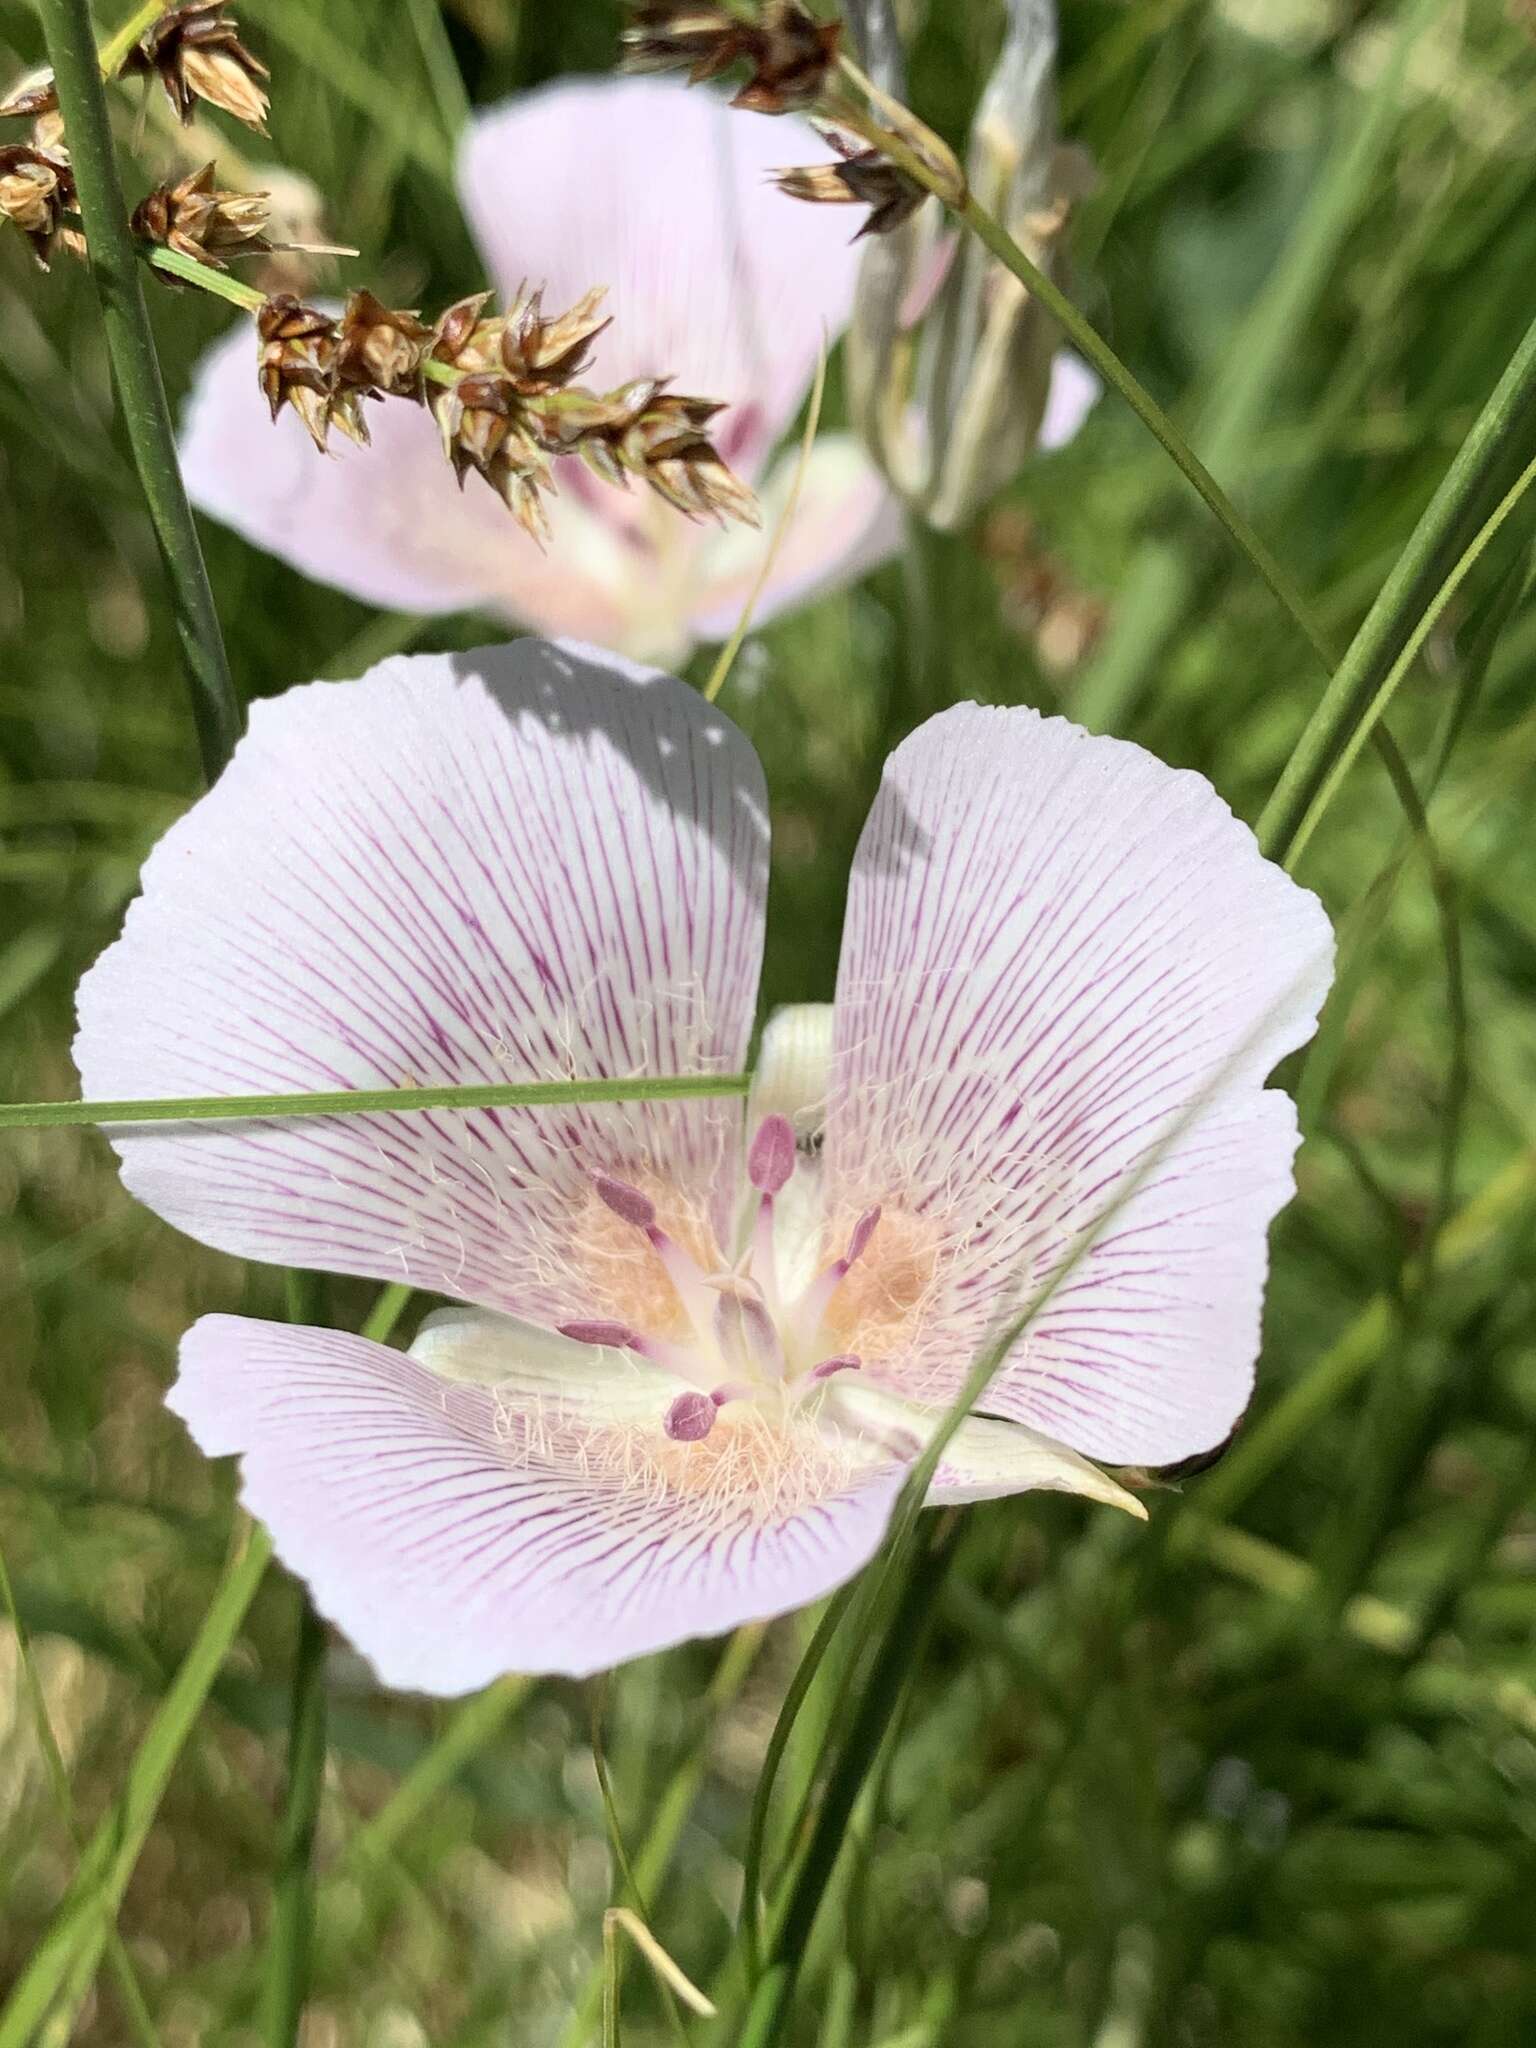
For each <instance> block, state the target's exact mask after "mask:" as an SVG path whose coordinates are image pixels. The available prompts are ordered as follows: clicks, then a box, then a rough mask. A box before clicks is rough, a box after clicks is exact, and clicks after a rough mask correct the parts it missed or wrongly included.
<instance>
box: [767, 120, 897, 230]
mask: <svg viewBox="0 0 1536 2048" xmlns="http://www.w3.org/2000/svg"><path fill="white" fill-rule="evenodd" d="M827 139H828V141H829V142H830V143H831V144H832V146H833V148H834V149H837V150H839V151H840V152H841V154H842V161H841V163H835V164H803V165H798V166H795V167H793V168H791V169H789V170H784V171H778V172H776V173H775V175H774V183H775V184H776V185H777V186H778V188H779V190H780V191H781V192H785V193H787V194H788V195H789V197H790V198H791V199H803V200H806V201H808V202H809V203H810V204H811V205H813V206H867V207H868V208H869V209H870V211H869V218H868V219H867V220H866V221H865V222H864V225H863V226H862V227H861V228H860V229H859V231H858V234H857V235H855V236H854V240H855V241H858V240H859V239H860V238H861V237H862V236H864V235H889V234H892V233H894V231H895V230H896V229H897V228H899V227H901V226H902V225H903V223H904V222H906V221H909V220H910V219H911V218H912V216H913V214H914V213H916V211H917V209H918V208H919V207H920V206H921V205H922V203H923V201H924V199H926V198H927V196H928V195H927V193H926V192H924V190H923V188H922V186H921V185H919V184H918V182H917V180H916V179H915V178H909V177H908V176H907V174H906V172H905V171H903V170H901V169H900V168H899V167H898V166H897V165H896V164H893V163H892V162H891V161H890V160H889V158H887V157H884V156H882V155H881V153H880V151H879V150H878V149H854V148H851V147H850V146H849V145H848V144H847V143H845V142H844V141H843V140H842V138H841V137H840V136H838V135H836V134H831V133H829V134H828V136H827Z"/></svg>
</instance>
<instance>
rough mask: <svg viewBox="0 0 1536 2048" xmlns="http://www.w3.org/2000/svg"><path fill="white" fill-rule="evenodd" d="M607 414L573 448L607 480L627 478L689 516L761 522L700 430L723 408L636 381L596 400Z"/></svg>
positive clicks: (753, 503) (655, 381)
mask: <svg viewBox="0 0 1536 2048" xmlns="http://www.w3.org/2000/svg"><path fill="white" fill-rule="evenodd" d="M602 404H603V406H604V407H605V408H606V410H607V415H608V416H607V418H606V419H605V420H603V421H602V422H600V423H598V422H594V423H593V424H592V425H591V426H589V427H587V428H586V430H585V431H584V432H583V434H582V436H581V439H580V442H579V452H580V454H581V455H582V456H583V457H584V458H585V460H586V462H587V463H588V466H589V467H590V468H591V469H593V470H594V471H595V472H596V474H597V475H598V476H600V477H603V478H604V479H605V480H606V481H607V482H609V483H616V484H623V483H625V482H626V481H627V479H628V478H629V477H631V476H636V477H639V478H640V479H641V481H642V482H644V483H647V484H649V485H650V487H651V489H652V490H653V491H655V492H656V494H657V495H658V496H659V497H661V498H664V499H665V500H666V502H667V503H668V504H669V505H671V506H673V507H675V509H676V510H677V511H679V512H682V513H684V514H686V515H687V517H688V518H689V519H714V520H718V521H719V522H721V523H722V524H723V523H724V522H725V521H726V520H728V519H738V520H740V521H741V522H742V523H743V524H744V525H746V526H756V525H758V524H759V523H760V522H759V515H758V509H757V500H756V498H754V497H753V495H752V493H751V491H749V490H748V489H747V486H746V485H745V484H744V483H743V482H742V481H741V479H740V477H738V476H737V475H736V474H735V472H734V471H733V470H732V469H731V468H730V467H729V465H728V464H727V463H726V461H725V459H724V457H723V456H722V455H721V454H720V453H719V451H718V450H717V449H716V447H715V445H714V443H713V442H712V441H711V440H710V438H709V436H708V435H707V434H706V433H705V432H704V429H705V427H706V426H707V425H708V424H709V422H710V421H711V420H712V419H713V418H714V417H715V415H716V413H718V412H720V411H721V410H722V407H721V406H720V405H719V404H717V403H716V402H715V401H714V400H713V399H709V398H687V397H684V396H683V395H682V394H681V393H679V392H671V391H668V390H667V389H666V386H665V380H660V379H656V378H642V379H640V380H639V381H638V382H637V383H634V384H628V385H625V386H623V387H622V388H621V389H620V390H618V391H615V392H611V393H610V394H609V396H608V397H607V398H606V399H604V400H603V401H602Z"/></svg>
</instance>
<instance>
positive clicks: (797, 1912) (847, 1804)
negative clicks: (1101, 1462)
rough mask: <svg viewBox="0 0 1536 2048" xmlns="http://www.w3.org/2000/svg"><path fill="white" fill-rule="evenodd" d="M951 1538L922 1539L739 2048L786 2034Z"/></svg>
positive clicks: (938, 1532)
mask: <svg viewBox="0 0 1536 2048" xmlns="http://www.w3.org/2000/svg"><path fill="white" fill-rule="evenodd" d="M954 1540H955V1529H954V1525H953V1520H952V1518H951V1519H950V1520H949V1521H948V1522H947V1523H945V1522H941V1523H940V1524H939V1526H938V1527H937V1528H936V1529H935V1530H934V1531H932V1532H931V1533H929V1532H925V1533H924V1535H923V1536H921V1537H920V1538H919V1543H920V1546H921V1547H920V1548H919V1550H918V1552H917V1555H916V1558H915V1560H914V1563H913V1567H912V1569H911V1571H910V1572H909V1573H908V1575H907V1579H906V1584H905V1586H904V1587H903V1589H902V1596H901V1599H900V1601H899V1602H898V1604H897V1606H896V1609H895V1612H894V1613H893V1615H892V1617H891V1622H890V1626H889V1627H888V1628H887V1629H886V1631H885V1634H884V1636H883V1637H882V1639H881V1643H880V1648H879V1651H878V1653H877V1655H876V1657H875V1661H874V1664H873V1666H872V1667H871V1669H870V1674H869V1678H868V1680H867V1682H866V1683H865V1686H864V1689H863V1691H862V1692H861V1694H860V1696H859V1700H858V1704H857V1706H856V1707H855V1709H854V1711H853V1715H852V1718H851V1720H850V1722H849V1725H848V1733H847V1737H846V1739H845V1740H844V1742H843V1744H842V1746H841V1748H840V1749H839V1752H838V1756H837V1761H836V1763H835V1764H834V1765H833V1768H832V1775H831V1777H830V1778H829V1779H828V1781H827V1789H826V1792H825V1794H824V1795H823V1798H822V1802H821V1806H820V1809H819V1811H818V1813H817V1816H816V1825H815V1828H814V1829H813V1831H812V1834H811V1839H810V1843H809V1845H808V1846H807V1849H806V1852H805V1855H804V1857H803V1859H802V1861H801V1863H800V1867H799V1869H798V1870H797V1871H796V1873H795V1880H794V1883H793V1886H792V1887H791V1890H790V1895H789V1900H788V1903H787V1905H786V1907H785V1910H784V1914H783V1917H782V1919H781V1920H780V1922H779V1924H778V1926H777V1928H776V1929H775V1931H774V1940H773V1951H772V1954H771V1956H770V1958H769V1962H768V1968H767V1969H766V1971H765V1972H764V1974H763V1975H762V1977H761V1978H759V1980H758V1984H757V1989H756V1992H755V1994H754V1996H753V1999H752V2004H751V2006H750V2007H749V2009H748V2012H747V2019H746V2025H745V2026H744V2028H743V2029H742V2032H741V2034H740V2036H739V2037H738V2044H737V2048H771V2044H772V2043H774V2042H776V2041H777V2040H778V2039H779V2038H780V2036H781V2034H782V2032H783V2029H784V2024H785V2022H786V2020H787V2018H788V2016H789V2008H790V2003H791V2001H792V1999H793V1997H794V1991H795V1981H796V1978H797V1976H798V1974H799V1970H800V1965H801V1963H802V1961H803V1960H804V1957H805V1951H806V1947H807V1944H808V1943H809V1940H810V1935H811V1930H812V1928H813V1927H814V1925H815V1922H816V1915H817V1913H818V1911H819V1909H820V1906H821V1901H822V1898H823V1896H824V1895H825V1892H826V1889H827V1885H828V1883H829V1882H830V1880H831V1877H832V1872H833V1869H834V1867H835V1866H836V1863H837V1858H838V1852H839V1850H840V1849H841V1848H842V1845H843V1840H844V1838H845V1836H846V1834H847V1830H848V1821H849V1817H850V1816H851V1814H852V1812H853V1808H854V1802H855V1801H856V1800H857V1798H858V1796H859V1793H860V1790H861V1788H862V1787H863V1784H864V1781H865V1779H866V1777H867V1776H868V1774H869V1772H870V1770H871V1768H872V1767H873V1766H874V1764H875V1762H876V1760H877V1759H878V1757H879V1755H880V1751H881V1746H882V1743H883V1740H884V1736H885V1732H886V1729H887V1727H888V1726H889V1724H890V1721H891V1717H892V1716H893V1714H894V1713H895V1712H896V1708H897V1706H898V1704H899V1702H900V1700H901V1697H902V1694H903V1692H904V1690H905V1687H906V1683H907V1680H908V1679H909V1677H910V1676H911V1673H912V1665H913V1657H912V1644H913V1641H914V1639H915V1638H916V1637H917V1636H919V1635H920V1634H921V1632H922V1630H923V1626H924V1624H925V1622H926V1619H927V1616H928V1612H929V1609H930V1608H931V1606H932V1604H933V1602H934V1599H935V1598H936V1596H937V1594H938V1591H939V1588H940V1586H941V1585H942V1584H943V1580H944V1573H945V1571H946V1569H947V1568H948V1564H949V1560H950V1556H951V1554H952V1552H953V1548H954Z"/></svg>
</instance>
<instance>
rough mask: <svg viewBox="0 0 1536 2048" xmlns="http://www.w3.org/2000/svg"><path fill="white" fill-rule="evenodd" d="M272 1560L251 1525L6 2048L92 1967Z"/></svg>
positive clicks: (17, 2013)
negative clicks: (219, 1673)
mask: <svg viewBox="0 0 1536 2048" xmlns="http://www.w3.org/2000/svg"><path fill="white" fill-rule="evenodd" d="M271 1556H272V1545H271V1541H270V1539H269V1538H268V1536H267V1534H266V1531H265V1530H264V1529H260V1528H255V1527H252V1528H250V1529H249V1530H248V1531H247V1532H246V1535H245V1539H244V1541H243V1543H242V1544H241V1545H240V1547H239V1548H238V1549H237V1551H236V1552H235V1555H234V1556H233V1558H232V1559H231V1561H230V1564H229V1567H228V1569H227V1570H226V1572H225V1574H224V1578H223V1580H222V1582H221V1584H220V1586H219V1588H218V1590H217V1592H216V1593H215V1594H214V1597H213V1600H212V1602H211V1604H210V1605H209V1608H208V1611H207V1613H206V1614H205V1615H204V1617H203V1621H202V1626H201V1627H200V1628H199V1630H198V1632H197V1636H196V1638H195V1639H194V1641H193V1644H192V1647H191V1649H190V1650H189V1651H188V1652H187V1655H186V1657H185V1658H184V1660H183V1662H182V1665H181V1668H180V1670H179V1671H178V1672H177V1674H176V1676H175V1679H174V1680H173V1681H172V1683H171V1686H170V1689H169V1690H168V1692H167V1693H166V1695H165V1698H164V1699H163V1700H162V1701H161V1703H160V1706H159V1708H158V1709H157V1711H156V1713H155V1716H154V1718H153V1720H152V1721H151V1722H150V1725H149V1730H148V1732H147V1734H146V1735H145V1738H144V1740H143V1741H142V1742H141V1743H140V1744H139V1747H138V1750H137V1751H136V1753H135V1755H134V1759H133V1762H132V1764H131V1765H130V1766H129V1770H128V1777H127V1782H126V1783H125V1785H124V1787H123V1791H122V1795H121V1797H120V1798H119V1799H118V1801H117V1803H116V1805H115V1806H114V1807H113V1808H112V1810H111V1811H110V1812H109V1813H108V1814H107V1815H106V1817H105V1818H104V1819H103V1821H102V1822H101V1825H100V1826H99V1827H98V1828H97V1829H96V1832H95V1833H94V1834H93V1835H92V1837H91V1839H90V1841H89V1842H88V1843H87V1845H86V1848H85V1851H84V1854H83V1855H82V1856H81V1859H80V1866H79V1869H78V1870H77V1871H76V1873H75V1877H74V1880H73V1882H72V1883H71V1885H70V1887H69V1890H68V1891H67V1892H66V1893H65V1895H64V1899H63V1902H62V1904H61V1905H60V1906H59V1909H58V1911H57V1912H56V1913H55V1914H54V1916H53V1919H52V1921H51V1922H50V1924H49V1927H48V1931H47V1932H46V1934H44V1936H43V1938H42V1940H41V1941H40V1942H39V1943H38V1945H37V1947H36V1948H35V1949H34V1950H33V1952H32V1956H31V1959H30V1961H29V1962H28V1964H27V1966H26V1968H25V1969H24V1970H23V1971H22V1973H21V1976H20V1977H19V1978H18V1979H17V1981H16V1984H15V1986H14V1987H13V1989H12V1991H11V1995H10V1997H9V1998H8V1999H7V2000H6V2003H5V2006H4V2009H3V2010H0V2048H30V2044H31V2043H33V2042H34V2041H35V2039H36V2036H37V2031H38V2028H39V2027H40V2026H41V2025H42V2023H43V2021H44V2019H45V2018H46V2017H47V2015H48V2013H49V2012H50V2010H51V2009H52V2008H53V2005H54V2002H55V2000H56V1998H57V1997H58V1995H59V1993H60V1992H61V1991H62V1990H63V1989H64V1988H65V1986H66V1985H67V1984H69V1983H71V1982H79V1981H81V1980H82V1978H84V1977H86V1976H88V1975H89V1971H90V1970H91V1969H92V1968H93V1967H94V1965H95V1962H96V1959H97V1957H99V1955H100V1954H101V1950H102V1947H103V1945H104V1944H105V1942H106V1941H107V1938H108V1935H109V1933H110V1930H111V1928H112V1926H113V1925H114V1923H115V1921H116V1918H117V1909H118V1906H119V1904H120V1903H121V1901H122V1896H123V1893H124V1891H125V1890H126V1889H127V1885H128V1880H129V1878H130V1877H131V1876H132V1875H133V1870H134V1866H135V1864H136V1863H137V1862H138V1860H139V1855H140V1852H141V1850H142V1849H143V1847H144V1841H145V1837H146V1836H147V1835H148V1833H149V1830H150V1828H151V1826H152V1825H153V1823H154V1818H155V1815H156V1813H157V1812H158V1811H159V1807H160V1801H161V1798H162V1797H163V1795H164V1792H165V1788H166V1785H167V1783H168V1781H169V1779H170V1775H171V1772H172V1770H173V1769H174V1767H175V1764H176V1760H177V1758H178V1757H179V1756H180V1755H181V1752H182V1750H183V1748H184V1747H185V1745H186V1742H187V1738H188V1736H189V1735H190V1734H191V1732H192V1728H193V1725H194V1723H195V1722H196V1720H197V1717H198V1715H199V1714H200V1713H201V1711H202V1708H203V1702H204V1701H205V1700H206V1699H207V1697H208V1691H209V1688H210V1686H211V1685H212V1684H213V1681H214V1679H215V1678H216V1677H217V1676H218V1672H219V1667H220V1666H221V1665H222V1664H223V1662H224V1659H225V1657H226V1655H227V1654H228V1652H229V1648H230V1645H231V1644H232V1643H233V1642H234V1639H235V1637H236V1635H237V1634H238V1632H239V1629H240V1624H241V1623H242V1622H243V1621H244V1619H245V1616H246V1612H247V1610H248V1609H249V1607H250V1604H251V1602H252V1601H253V1600H254V1599H255V1597H256V1590H257V1588H258V1587H259V1586H260V1584H261V1580H262V1575H263V1574H264V1572H265V1571H266V1568H267V1564H268V1562H269V1561H270V1559H271Z"/></svg>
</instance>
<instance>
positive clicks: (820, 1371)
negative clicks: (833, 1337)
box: [811, 1351, 864, 1380]
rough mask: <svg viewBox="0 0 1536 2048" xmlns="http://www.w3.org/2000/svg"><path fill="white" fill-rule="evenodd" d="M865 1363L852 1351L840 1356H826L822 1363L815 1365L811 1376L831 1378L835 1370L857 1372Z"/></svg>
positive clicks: (820, 1378) (823, 1378)
mask: <svg viewBox="0 0 1536 2048" xmlns="http://www.w3.org/2000/svg"><path fill="white" fill-rule="evenodd" d="M863 1363H864V1361H863V1359H862V1358H855V1357H854V1355H853V1353H852V1352H851V1351H847V1352H844V1353H843V1354H842V1355H841V1356H840V1357H838V1358H824V1359H823V1360H822V1361H821V1363H820V1365H813V1366H812V1367H811V1378H812V1379H813V1380H829V1379H831V1377H832V1375H833V1373H835V1372H857V1371H858V1369H859V1367H860V1366H861V1365H862V1364H863Z"/></svg>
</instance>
